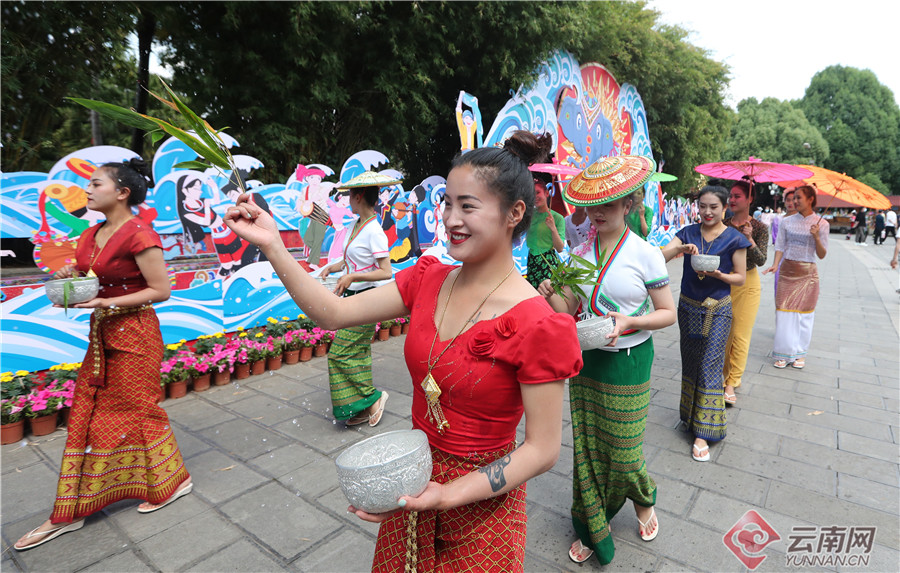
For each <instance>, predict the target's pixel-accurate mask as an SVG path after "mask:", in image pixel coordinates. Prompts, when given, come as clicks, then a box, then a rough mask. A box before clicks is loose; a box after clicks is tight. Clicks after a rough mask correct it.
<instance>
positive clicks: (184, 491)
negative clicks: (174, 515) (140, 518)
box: [138, 482, 194, 513]
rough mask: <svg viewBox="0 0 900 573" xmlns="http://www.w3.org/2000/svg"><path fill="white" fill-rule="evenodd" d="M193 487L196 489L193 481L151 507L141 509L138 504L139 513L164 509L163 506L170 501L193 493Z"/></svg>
mask: <svg viewBox="0 0 900 573" xmlns="http://www.w3.org/2000/svg"><path fill="white" fill-rule="evenodd" d="M193 489H194V482H191V483H189V484H187V486H186V487H184V488H182V489H180V490H178V491H176V492H175V493H173V494H172V495H170V496H169V499H167V500H166V501H164V502H162V503H161V504H159V505H155V506H153V507H152V508H149V509H141V506H138V513H153V512H154V511H156V510H158V509H162V508H164V507H165V506H167V505H169V504H170V503H172V502H173V501H175V500H176V499H178V498H179V497H184V496H186V495H187V494H189V493H191V490H193Z"/></svg>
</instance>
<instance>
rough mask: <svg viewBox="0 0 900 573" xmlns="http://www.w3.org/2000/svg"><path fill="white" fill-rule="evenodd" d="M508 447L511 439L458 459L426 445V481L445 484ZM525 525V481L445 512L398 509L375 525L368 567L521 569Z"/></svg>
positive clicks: (391, 572)
mask: <svg viewBox="0 0 900 573" xmlns="http://www.w3.org/2000/svg"><path fill="white" fill-rule="evenodd" d="M514 449H515V443H511V444H508V445H507V446H506V447H504V448H501V449H500V450H496V451H493V452H488V453H486V454H472V455H470V456H467V457H461V456H455V455H453V454H448V453H447V452H444V451H442V450H438V449H436V448H434V447H432V448H431V456H432V461H433V462H434V470H433V472H432V478H431V479H432V480H433V481H436V482H438V483H442V484H443V483H448V482H450V481H453V480H455V479H457V478H460V477H462V476H464V475H466V474H467V473H470V472H472V471H474V470H476V469H477V468H480V467H482V466H485V465H487V464H489V463H491V462H492V461H494V460H496V459H498V458H501V457H503V456H505V455H506V454H508V453H510V452H511V451H513V450H514ZM526 524H527V518H526V516H525V484H522V485H520V486H519V487H517V488H515V489H513V490H511V491H509V492H507V493H505V494H503V495H501V496H498V497H494V498H491V499H486V500H484V501H479V502H477V503H470V504H468V505H464V506H461V507H457V508H454V509H449V510H445V511H422V512H409V511H402V512H399V513H396V514H394V515H393V516H392V517H391V518H390V519H388V520H387V521H384V522H383V523H382V524H381V528H380V529H379V530H378V542H377V543H376V545H375V561H374V562H373V564H372V571H377V572H383V573H396V572H398V571H404V569H405V570H406V571H423V572H424V571H428V572H432V571H434V572H441V573H455V572H457V571H485V572H488V571H496V572H498V573H499V572H502V573H507V572H515V571H522V570H523V567H524V561H525V530H526ZM412 532H414V533H413V534H412V535H410V533H412Z"/></svg>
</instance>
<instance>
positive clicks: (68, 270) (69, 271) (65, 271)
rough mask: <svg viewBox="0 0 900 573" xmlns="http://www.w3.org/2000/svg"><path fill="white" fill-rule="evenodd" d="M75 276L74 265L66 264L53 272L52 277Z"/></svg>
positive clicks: (68, 277) (66, 277)
mask: <svg viewBox="0 0 900 573" xmlns="http://www.w3.org/2000/svg"><path fill="white" fill-rule="evenodd" d="M74 276H75V265H66V266H64V267H63V268H61V269H59V270H58V271H56V272H55V273H53V278H54V279H70V278H72V277H74Z"/></svg>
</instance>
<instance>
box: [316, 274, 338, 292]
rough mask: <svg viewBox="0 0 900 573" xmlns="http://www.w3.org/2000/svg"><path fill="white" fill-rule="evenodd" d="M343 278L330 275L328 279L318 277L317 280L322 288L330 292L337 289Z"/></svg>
mask: <svg viewBox="0 0 900 573" xmlns="http://www.w3.org/2000/svg"><path fill="white" fill-rule="evenodd" d="M340 278H341V275H328V276H327V277H316V280H317V281H319V282H320V283H322V286H324V287H325V288H327V289H328V290H330V291H334V289H336V288H337V284H338V279H340Z"/></svg>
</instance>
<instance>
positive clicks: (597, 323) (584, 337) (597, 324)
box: [575, 316, 616, 350]
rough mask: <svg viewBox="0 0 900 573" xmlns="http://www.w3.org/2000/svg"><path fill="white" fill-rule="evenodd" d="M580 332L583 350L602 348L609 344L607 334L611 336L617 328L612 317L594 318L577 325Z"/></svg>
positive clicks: (580, 321) (580, 342)
mask: <svg viewBox="0 0 900 573" xmlns="http://www.w3.org/2000/svg"><path fill="white" fill-rule="evenodd" d="M575 328H576V329H577V330H578V343H579V344H580V345H581V349H582V350H593V349H595V348H602V347H604V346H606V345H607V344H609V339H608V338H606V335H607V334H611V333H612V331H613V330H615V328H616V323H615V322H614V321H613V318H612V317H611V316H593V317H591V318H587V319H585V320H579V321H578V322H576V323H575Z"/></svg>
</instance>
